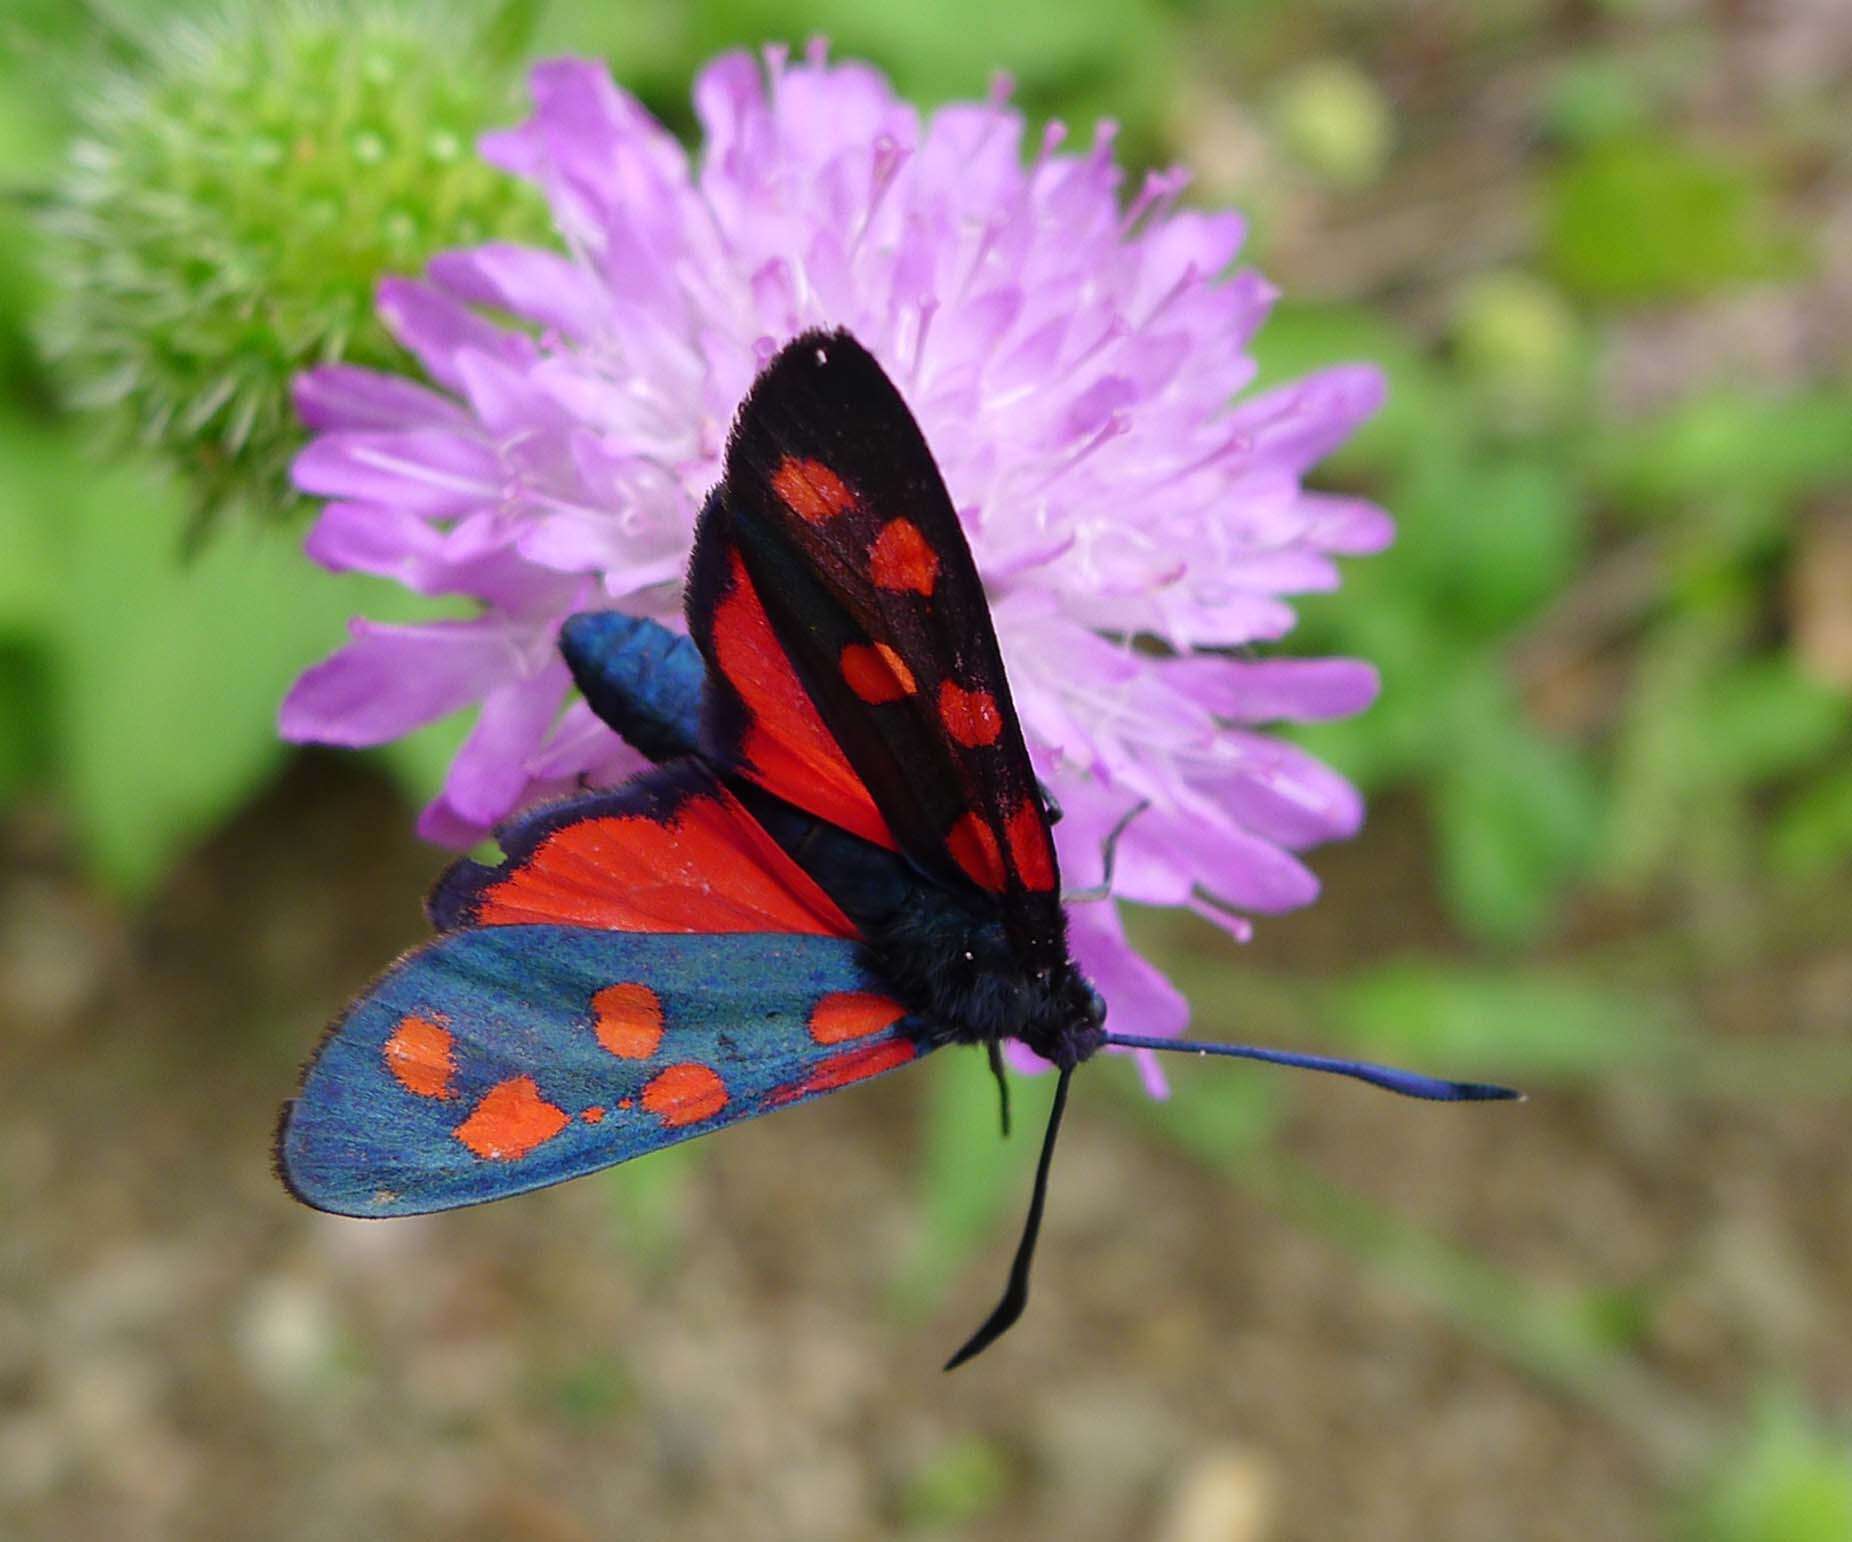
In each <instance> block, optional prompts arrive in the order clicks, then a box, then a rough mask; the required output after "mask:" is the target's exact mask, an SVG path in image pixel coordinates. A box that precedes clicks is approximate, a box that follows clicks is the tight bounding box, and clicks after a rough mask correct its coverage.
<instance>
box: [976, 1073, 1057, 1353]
mask: <svg viewBox="0 0 1852 1542" xmlns="http://www.w3.org/2000/svg"><path fill="white" fill-rule="evenodd" d="M1073 1074H1074V1068H1073V1067H1072V1066H1063V1067H1062V1069H1061V1080H1060V1081H1058V1082H1056V1083H1055V1103H1054V1107H1053V1108H1051V1109H1049V1111H1048V1130H1047V1133H1046V1134H1044V1135H1043V1136H1042V1159H1041V1161H1040V1162H1038V1163H1037V1164H1036V1168H1035V1192H1034V1194H1033V1195H1031V1196H1030V1199H1029V1219H1028V1220H1027V1221H1025V1222H1024V1223H1023V1228H1022V1241H1021V1242H1019V1243H1017V1244H1016V1259H1015V1262H1013V1263H1012V1264H1011V1265H1010V1282H1009V1284H1008V1285H1006V1286H1005V1287H1004V1290H1003V1299H1002V1300H1001V1301H999V1302H998V1303H997V1308H996V1310H995V1311H994V1312H992V1313H991V1314H990V1316H988V1317H986V1318H985V1319H984V1321H983V1325H982V1326H981V1327H979V1329H978V1330H977V1332H976V1333H974V1334H972V1335H971V1337H970V1338H968V1339H966V1340H965V1343H964V1347H963V1348H962V1349H960V1350H959V1351H958V1353H957V1354H955V1355H953V1356H952V1358H951V1359H949V1360H947V1361H946V1362H945V1368H946V1369H947V1370H948V1371H955V1370H957V1369H958V1367H959V1366H961V1365H963V1364H964V1363H965V1361H967V1360H969V1359H971V1357H972V1356H974V1355H978V1354H982V1353H983V1352H984V1351H985V1350H986V1349H988V1348H990V1346H991V1345H992V1344H994V1343H996V1341H997V1340H998V1339H1000V1338H1002V1337H1003V1335H1004V1334H1005V1333H1006V1332H1008V1331H1009V1329H1010V1328H1011V1327H1012V1326H1013V1325H1014V1324H1015V1322H1016V1319H1017V1318H1018V1317H1020V1316H1022V1309H1023V1308H1024V1307H1025V1306H1027V1305H1028V1304H1029V1265H1030V1263H1031V1262H1032V1261H1033V1260H1034V1258H1035V1239H1036V1236H1037V1235H1038V1234H1039V1233H1040V1231H1041V1229H1042V1210H1043V1207H1044V1206H1045V1205H1046V1204H1047V1203H1048V1169H1049V1167H1050V1165H1051V1164H1052V1163H1053V1161H1054V1157H1055V1137H1056V1136H1057V1135H1059V1134H1060V1133H1061V1116H1062V1114H1063V1113H1065V1112H1066V1111H1067V1084H1068V1081H1069V1079H1070V1078H1071V1077H1072V1076H1073Z"/></svg>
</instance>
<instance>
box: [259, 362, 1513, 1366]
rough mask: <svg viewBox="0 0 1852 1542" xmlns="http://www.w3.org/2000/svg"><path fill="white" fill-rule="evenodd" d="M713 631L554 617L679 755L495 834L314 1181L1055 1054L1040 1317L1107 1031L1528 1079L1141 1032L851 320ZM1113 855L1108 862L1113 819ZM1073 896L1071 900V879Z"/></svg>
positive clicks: (332, 1131) (633, 1152) (722, 508)
mask: <svg viewBox="0 0 1852 1542" xmlns="http://www.w3.org/2000/svg"><path fill="white" fill-rule="evenodd" d="M686 615H687V623H688V635H687V636H686V637H683V636H680V635H678V634H675V633H672V632H670V631H669V630H667V629H666V628H664V627H662V626H660V625H658V624H657V623H655V622H652V621H648V620H645V619H640V618H637V617H632V616H627V615H624V614H621V613H618V612H605V613H593V614H584V615H578V616H574V617H572V618H570V619H569V620H568V621H567V622H566V624H565V626H564V627H563V629H562V632H561V637H560V646H561V649H562V651H563V653H564V655H565V657H566V660H567V662H568V664H569V666H570V667H571V669H572V672H573V675H574V678H575V680H576V681H577V683H578V685H579V687H580V689H581V690H582V692H583V693H584V696H585V698H586V700H587V701H588V702H589V704H590V705H591V707H592V708H593V710H594V711H596V712H597V713H598V715H599V716H600V717H601V718H602V719H603V720H604V721H605V722H606V723H607V724H609V725H610V726H611V727H612V728H613V729H614V730H616V731H617V732H618V733H619V734H621V735H623V736H624V737H625V738H626V739H628V740H629V741H630V742H631V743H632V744H633V745H635V746H636V747H637V748H638V749H639V750H640V751H642V752H643V754H644V755H646V756H647V757H648V758H649V759H650V760H651V761H652V762H653V763H654V764H653V767H652V769H650V770H648V771H645V772H643V773H642V774H640V775H638V776H636V777H635V778H633V779H632V780H630V781H628V782H626V783H624V784H623V785H621V786H619V787H616V788H614V789H611V790H607V791H594V792H587V793H585V794H583V795H582V796H576V797H572V798H569V799H567V800H565V801H563V802H559V803H555V804H552V805H550V806H545V807H540V808H537V809H534V810H531V811H529V812H527V813H524V814H522V815H520V816H518V817H517V818H515V819H514V820H512V821H511V822H510V823H509V824H507V825H506V826H505V827H503V828H502V829H501V830H500V831H498V832H497V833H498V838H499V841H500V844H501V848H502V851H503V853H504V855H503V858H502V860H501V861H500V862H499V863H497V864H495V865H493V866H489V865H484V864H481V863H477V862H473V861H462V862H459V863H457V864H456V865H454V866H453V867H451V868H450V869H449V870H448V871H447V872H446V873H445V874H444V875H443V876H442V877H441V878H440V879H439V881H438V883H437V885H436V887H435V889H434V890H433V891H432V893H431V895H430V897H429V899H428V901H427V905H426V908H427V911H428V913H429V915H430V919H431V921H432V924H433V925H434V926H435V928H436V930H437V932H438V936H437V937H436V938H435V939H434V940H432V941H430V942H427V943H425V944H424V945H423V946H421V947H419V948H416V949H414V950H413V951H412V952H410V953H408V954H406V955H405V956H404V957H403V958H401V959H400V960H398V962H397V963H395V964H393V965H392V966H391V967H390V968H389V969H388V970H387V971H386V973H385V974H384V975H383V976H381V977H380V978H379V979H378V980H376V981H375V982H374V983H373V984H372V985H371V986H369V987H368V988H367V989H366V990H365V991H364V992H362V993H361V995H360V996H359V998H358V999H357V1000H356V1001H355V1002H354V1003H353V1004H352V1005H351V1006H350V1007H349V1008H348V1010H347V1011H346V1013H345V1014H344V1015H343V1016H342V1017H341V1018H340V1019H339V1020H338V1021H337V1022H336V1023H335V1024H334V1026H333V1027H332V1028H331V1029H330V1030H329V1031H328V1034H327V1036H326V1038H325V1039H324V1040H323V1042H322V1044H321V1046H320V1048H319V1049H318V1050H317V1051H316V1053H315V1055H314V1057H313V1058H312V1059H311V1061H310V1062H309V1064H308V1066H307V1068H306V1069H305V1070H304V1072H303V1076H302V1083H301V1087H300V1090H299V1091H298V1093H297V1095H296V1097H295V1099H294V1100H293V1101H292V1102H290V1103H289V1104H287V1105H286V1106H285V1108H284V1110H283V1115H282V1120H281V1124H280V1127H279V1131H278V1135H277V1152H276V1155H277V1167H278V1171H279V1174H280V1176H281V1177H282V1179H283V1182H284V1183H285V1184H286V1185H287V1186H288V1188H289V1190H290V1192H291V1193H293V1194H294V1195H295V1196H296V1197H297V1198H298V1199H300V1200H302V1201H303V1202H304V1203H306V1204H309V1205H312V1206H314V1207H316V1208H317V1209H321V1210H328V1211H333V1212H335V1213H337V1214H342V1215H353V1216H395V1215H411V1214H417V1213H421V1212H427V1211H433V1210H446V1209H450V1208H453V1207H456V1206H461V1205H471V1204H478V1203H481V1202H483V1201H485V1200H492V1199H501V1198H503V1197H505V1196H508V1195H511V1194H518V1193H522V1192H525V1191H526V1190H529V1189H535V1188H539V1187H541V1186H543V1185H546V1184H552V1183H558V1182H560V1181H562V1180H563V1179H567V1178H573V1177H577V1176H579V1175H580V1174H582V1173H588V1172H592V1171H594V1170H596V1169H598V1168H603V1167H608V1166H610V1165H611V1164H613V1163H616V1162H622V1161H625V1160H627V1159H628V1158H630V1157H634V1156H640V1155H642V1154H643V1153H645V1152H648V1151H655V1150H658V1149H660V1148H661V1147H664V1146H667V1145H671V1144H673V1143H675V1142H677V1141H683V1140H688V1139H691V1138H693V1137H695V1136H699V1135H705V1134H707V1133H708V1132H709V1131H711V1130H717V1129H719V1128H721V1127H722V1126H723V1125H728V1124H732V1123H735V1122H736V1121H738V1120H741V1119H749V1118H752V1117H754V1116H755V1115H759V1114H764V1113H769V1112H771V1111H772V1110H774V1109H779V1108H784V1107H787V1106H789V1105H792V1104H796V1103H802V1102H805V1101H807V1100H809V1099H811V1098H814V1097H819V1096H822V1095H823V1094H825V1093H830V1092H835V1091H837V1090H838V1089H840V1088H843V1087H847V1086H850V1085H852V1084H853V1083H856V1082H861V1081H866V1080H868V1079H869V1078H870V1077H874V1076H879V1075H881V1074H883V1073H885V1072H888V1071H892V1070H896V1069H898V1068H900V1067H901V1066H905V1065H910V1064H912V1063H913V1062H914V1061H916V1060H918V1059H920V1058H921V1057H922V1056H924V1055H927V1054H930V1053H931V1052H933V1051H934V1050H937V1049H940V1048H942V1047H944V1046H946V1045H954V1044H961V1045H974V1046H979V1047H981V1048H982V1049H983V1050H984V1051H985V1053H986V1054H987V1055H988V1056H989V1059H990V1064H991V1067H992V1069H993V1070H994V1072H995V1074H996V1076H997V1080H998V1085H999V1089H1000V1093H1001V1096H1002V1099H1003V1115H1004V1123H1005V1128H1006V1130H1007V1127H1008V1081H1007V1079H1006V1076H1005V1072H1004V1066H1003V1060H1002V1056H1001V1048H1002V1045H1003V1043H1004V1041H1005V1040H1009V1039H1015V1040H1018V1041H1020V1042H1021V1043H1023V1044H1024V1045H1026V1046H1027V1047H1028V1048H1029V1049H1031V1050H1033V1051H1034V1052H1035V1053H1036V1054H1038V1055H1040V1056H1041V1057H1043V1058H1044V1059H1045V1060H1047V1061H1049V1062H1051V1063H1052V1065H1053V1066H1054V1067H1055V1070H1056V1073H1057V1077H1058V1079H1057V1081H1056V1084H1055V1094H1054V1101H1053V1105H1052V1109H1051V1112H1050V1114H1049V1119H1048V1124H1047V1128H1046V1131H1045V1133H1044V1135H1043V1139H1042V1147H1041V1156H1040V1161H1039V1163H1038V1165H1037V1169H1036V1174H1035V1182H1034V1187H1033V1193H1032V1198H1031V1201H1030V1206H1029V1214H1028V1220H1027V1223H1026V1225H1025V1227H1024V1230H1023V1234H1022V1239H1021V1242H1020V1244H1019V1246H1018V1249H1017V1253H1016V1256H1015V1260H1014V1263H1013V1265H1012V1267H1011V1270H1010V1276H1009V1283H1008V1286H1007V1289H1006V1290H1005V1292H1004V1295H1003V1297H1002V1299H1001V1300H1000V1302H999V1303H998V1305H997V1307H996V1309H995V1311H993V1312H992V1313H991V1315H990V1316H989V1317H988V1318H987V1319H986V1320H985V1322H984V1323H983V1324H982V1325H981V1326H980V1327H979V1328H978V1330H977V1331H976V1332H975V1333H974V1334H973V1335H972V1336H971V1338H970V1339H969V1340H968V1341H967V1342H966V1343H965V1344H964V1345H963V1346H962V1347H961V1348H960V1349H959V1350H958V1352H957V1353H956V1354H954V1355H953V1356H952V1357H951V1359H950V1361H949V1362H948V1363H947V1367H946V1368H947V1369H948V1370H949V1369H951V1368H952V1367H954V1366H957V1365H960V1364H962V1363H964V1362H965V1361H966V1360H969V1359H970V1358H971V1357H972V1356H973V1355H975V1354H977V1353H978V1352H979V1351H980V1350H982V1349H984V1348H985V1347H986V1346H988V1345H989V1344H990V1343H991V1342H993V1341H994V1340H995V1339H996V1338H997V1337H998V1335H1000V1334H1001V1333H1003V1332H1004V1331H1005V1330H1006V1329H1007V1328H1008V1327H1009V1326H1010V1325H1011V1324H1012V1323H1014V1322H1015V1321H1016V1319H1017V1318H1018V1317H1019V1316H1020V1314H1021V1312H1022V1310H1023V1307H1024V1305H1025V1303H1026V1301H1027V1299H1028V1284H1029V1269H1030V1262H1031V1260H1032V1258H1033V1256H1034V1251H1035V1243H1036V1238H1037V1235H1038V1233H1039V1230H1040V1226H1041V1220H1042V1214H1043V1208H1044V1205H1045V1203H1046V1199H1047V1193H1048V1180H1049V1170H1050V1165H1051V1163H1052V1160H1053V1155H1054V1149H1055V1140H1056V1136H1057V1135H1058V1133H1059V1131H1060V1127H1061V1120H1062V1115H1063V1113H1064V1111H1065V1109H1066V1107H1067V1098H1068V1085H1069V1081H1070V1078H1071V1077H1072V1075H1073V1073H1074V1069H1075V1067H1077V1066H1079V1065H1080V1064H1082V1063H1083V1062H1085V1061H1087V1060H1089V1059H1091V1058H1092V1057H1093V1056H1094V1055H1096V1054H1098V1053H1099V1052H1100V1051H1101V1050H1102V1049H1104V1048H1106V1047H1107V1046H1109V1045H1119V1046H1128V1047H1143V1048H1152V1049H1165V1050H1181V1051H1185V1052H1188V1053H1192V1054H1214V1055H1228V1056H1235V1057H1241V1058H1247V1059H1252V1060H1263V1061H1271V1062H1273V1063H1276V1064H1280V1065H1288V1066H1298V1067H1303V1068H1308V1069H1312V1070H1319V1071H1330V1072H1336V1073H1339V1074H1341V1075H1345V1076H1351V1077H1356V1078H1360V1079H1361V1080H1363V1081H1366V1082H1370V1083H1373V1084H1375V1085H1377V1086H1380V1087H1385V1088H1387V1089H1389V1090H1391V1091H1394V1092H1399V1093H1403V1094H1407V1095H1409V1096H1413V1097H1420V1098H1432V1099H1441V1100H1448V1101H1465V1100H1477V1099H1495V1098H1506V1097H1511V1096H1514V1095H1515V1094H1513V1093H1511V1092H1510V1091H1508V1090H1507V1089H1505V1088H1502V1087H1494V1086H1488V1085H1483V1084H1478V1083H1463V1082H1452V1081H1441V1080H1436V1079H1434V1078H1431V1077H1426V1076H1420V1075H1416V1074H1414V1073H1412V1072H1407V1071H1399V1070H1394V1069H1391V1068H1388V1067H1384V1066H1377V1065H1370V1064H1366V1063H1363V1062H1359V1061H1351V1060H1335V1059H1328V1058H1325V1057H1321V1056H1315V1055H1304V1054H1295V1053H1289V1052H1285V1051H1280V1050H1270V1049H1263V1048H1259V1047H1256V1046H1251V1045H1238V1044H1204V1043H1199V1042H1194V1041H1185V1040H1172V1039H1167V1038H1151V1037H1148V1036H1142V1035H1139V1034H1135V1033H1124V1032H1116V1031H1113V1030H1111V1029H1109V1028H1108V1027H1107V1025H1106V1007H1105V1004H1104V1003H1103V1002H1102V1000H1101V998H1100V996H1099V994H1098V993H1097V992H1096V991H1095V990H1094V989H1093V987H1092V986H1091V985H1090V984H1089V983H1088V981H1087V980H1086V978H1085V977H1084V976H1083V975H1082V973H1081V971H1080V970H1079V969H1078V968H1077V967H1076V965H1075V963H1074V960H1073V959H1072V958H1071V957H1070V955H1069V952H1068V944H1067V922H1066V912H1065V910H1064V908H1063V896H1062V891H1061V882H1060V871H1059V866H1058V863H1057V860H1056V855H1055V846H1054V842H1053V839H1052V836H1051V827H1052V824H1053V821H1054V820H1055V818H1057V817H1058V815H1057V811H1056V810H1055V809H1054V807H1053V806H1052V804H1051V801H1050V800H1049V799H1048V798H1047V797H1046V796H1045V795H1044V793H1043V790H1042V788H1041V786H1040V784H1039V783H1038V782H1037V779H1036V776H1035V772H1034V769H1033V767H1032V766H1031V763H1030V758H1029V754H1028V751H1027V749H1026V747H1025V745H1024V742H1023V735H1022V729H1021V726H1020V724H1019V723H1018V721H1017V716H1016V711H1015V708H1014V706H1013V704H1012V702H1011V699H1010V692H1009V686H1008V682H1007V680H1006V678H1005V674H1004V668H1003V659H1002V656H1001V653H1000V652H999V650H998V646H997V637H996V632H995V629H994V627H993V626H992V623H991V617H990V609H989V606H988V603H987V601H986V599H985V594H984V588H983V584H982V582H981V581H980V579H979V576H978V572H977V567H976V565H975V563H974V562H973V560H972V556H971V550H970V547H969V546H968V544H967V543H966V540H965V536H964V532H963V530H962V528H961V526H960V524H959V520H958V516H957V514H956V512H955V510H954V509H953V506H952V501H951V498H950V497H949V495H948V494H947V492H946V488H945V484H944V481H943V480H942V478H941V477H940V474H939V471H938V468H937V466H936V465H935V463H934V461H933V457H932V454H931V452H930V451H929V450H928V448H927V446H926V442H925V439H924V438H923V436H922V435H921V433H920V430H919V427H918V425H917V424H916V423H915V421H914V419H913V416H912V414H911V413H910V412H909V411H908V409H907V406H906V404H905V402H904V401H903V400H902V398H901V396H900V393H899V392H898V391H897V390H896V389H895V387H894V385H893V384H892V383H891V382H890V381H889V380H888V378H887V376H886V375H885V374H884V373H883V372H882V370H881V367H880V366H879V364H877V363H876V362H875V360H874V358H873V357H872V356H871V355H870V354H869V353H868V351H867V350H866V349H864V348H863V347H862V346H861V345H860V344H859V343H858V342H856V340H855V339H854V338H853V337H851V336H850V335H849V334H848V333H846V332H841V331H837V332H827V333H826V332H809V333H806V334H804V335H803V336H800V337H798V338H797V339H796V340H795V341H793V342H792V343H790V344H789V345H787V346H786V347H785V348H784V349H783V350H782V351H780V352H779V353H778V354H777V355H776V356H775V357H774V358H773V359H772V360H771V361H770V363H769V364H768V365H767V366H766V368H765V369H764V371H763V372H762V373H761V374H760V376H759V377H758V379H757V380H756V381H755V382H754V384H753V387H752V390H751V392H750V394H749V395H748V397H747V399H746V401H745V403H744V404H743V406H742V407H741V408H740V410H739V415H738V418H737V420H736V422H735V423H734V425H733V430H732V434H731V437H730V439H729V442H728V446H727V453H726V462H725V474H724V478H723V480H722V481H721V483H720V485H719V486H718V487H717V488H715V489H714V491H713V493H712V494H711V495H710V496H709V498H708V500H707V502H706V504H705V506H704V508H703V510H702V512H701V516H700V519H699V522H698V525H697V528H696V533H695V540H694V549H693V554H692V557H691V559H690V567H689V573H688V582H687V586H686ZM1123 828H1124V826H1123V825H1122V826H1121V829H1120V831H1119V832H1115V834H1114V840H1113V841H1112V842H1109V843H1108V845H1109V850H1108V852H1107V857H1108V859H1109V860H1108V870H1109V880H1110V857H1111V850H1110V848H1111V846H1112V845H1113V844H1115V843H1116V839H1117V836H1118V834H1119V833H1121V832H1122V831H1123ZM1072 898H1074V897H1073V896H1070V899H1072Z"/></svg>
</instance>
